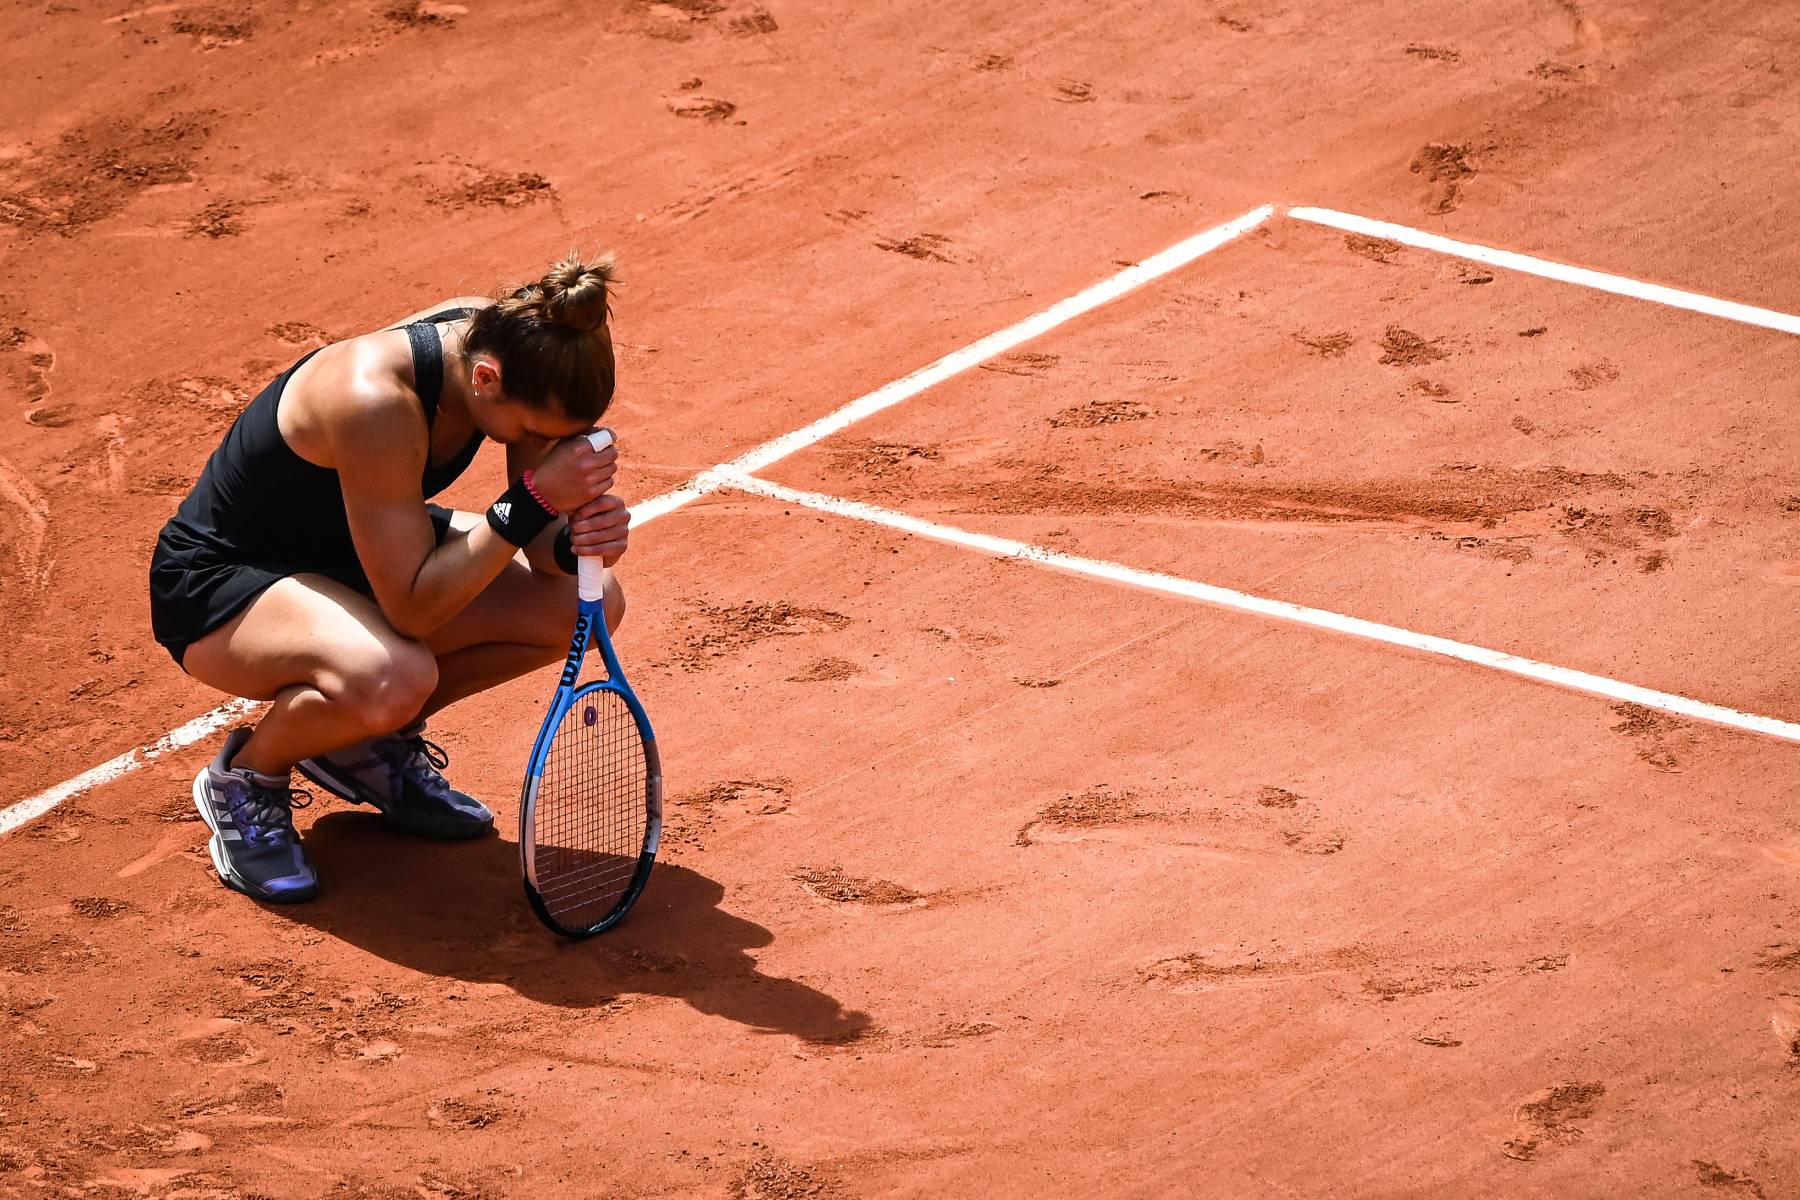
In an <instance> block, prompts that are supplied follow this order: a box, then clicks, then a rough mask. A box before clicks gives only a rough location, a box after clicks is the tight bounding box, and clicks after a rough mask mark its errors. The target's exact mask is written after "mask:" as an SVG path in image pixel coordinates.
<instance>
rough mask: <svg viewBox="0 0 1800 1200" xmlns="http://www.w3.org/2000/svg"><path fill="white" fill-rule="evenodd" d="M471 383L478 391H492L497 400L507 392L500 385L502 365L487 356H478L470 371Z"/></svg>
mask: <svg viewBox="0 0 1800 1200" xmlns="http://www.w3.org/2000/svg"><path fill="white" fill-rule="evenodd" d="M469 381H470V382H471V383H473V384H474V385H475V390H476V391H480V392H486V391H490V390H491V391H492V393H493V396H494V399H496V400H498V399H499V398H500V397H501V396H502V395H504V394H505V391H506V389H505V388H504V387H502V386H501V383H500V364H499V363H498V362H496V361H495V360H494V359H491V358H489V357H488V356H487V355H485V354H482V355H478V356H476V359H475V362H474V364H473V365H472V366H471V368H470V371H469Z"/></svg>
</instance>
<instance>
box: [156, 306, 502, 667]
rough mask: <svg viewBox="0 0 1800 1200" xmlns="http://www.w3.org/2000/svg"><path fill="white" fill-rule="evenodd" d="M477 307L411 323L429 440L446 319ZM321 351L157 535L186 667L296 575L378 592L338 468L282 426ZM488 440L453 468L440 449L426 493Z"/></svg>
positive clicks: (170, 636)
mask: <svg viewBox="0 0 1800 1200" xmlns="http://www.w3.org/2000/svg"><path fill="white" fill-rule="evenodd" d="M468 315H470V310H468V309H462V308H453V309H446V310H444V311H443V312H437V313H433V314H431V315H430V316H428V317H426V318H425V319H424V320H422V321H416V322H414V323H413V324H411V325H407V326H405V329H406V336H407V338H408V340H409V341H411V343H412V359H413V378H414V380H415V381H416V382H417V385H418V392H419V402H420V404H422V405H423V406H424V409H425V428H426V430H427V437H428V438H429V436H430V434H429V431H430V429H431V426H432V424H433V423H434V422H435V421H436V419H437V410H438V401H439V399H440V398H441V397H442V396H443V390H444V348H443V343H442V342H440V341H439V340H438V334H437V329H436V326H437V325H439V324H441V323H443V322H445V321H458V320H461V319H462V318H464V317H466V316H468ZM317 353H318V351H317V350H314V351H312V353H310V354H308V355H307V356H306V357H305V358H302V359H301V360H300V361H299V362H297V363H295V364H294V365H293V366H291V367H289V368H288V369H287V370H286V371H284V372H283V373H282V374H281V375H280V376H279V377H277V378H276V380H275V381H274V382H273V383H271V384H270V385H269V386H268V387H266V388H264V389H263V390H262V391H261V392H259V393H257V396H256V399H254V400H252V401H251V402H250V404H249V405H248V407H246V408H245V409H244V411H243V412H242V413H239V414H238V419H237V420H236V421H235V422H233V423H232V426H231V428H230V430H228V431H227V432H226V434H225V440H224V441H223V442H221V443H220V444H219V448H218V449H217V450H215V451H213V455H212V457H211V458H210V459H208V460H207V462H206V469H205V470H204V471H202V472H201V473H200V479H199V480H198V482H196V483H195V484H194V490H193V491H191V492H189V493H188V495H187V499H185V500H183V501H182V502H181V507H180V508H179V509H177V510H176V512H175V515H174V516H173V517H171V518H170V519H169V523H168V524H167V525H164V526H163V529H162V534H161V536H159V537H158V538H157V539H156V553H155V554H154V555H152V556H151V559H150V626H151V629H152V630H153V631H154V633H155V636H156V640H157V641H158V642H159V643H161V644H162V646H163V648H164V649H166V650H167V651H168V652H169V653H170V654H172V655H174V656H175V661H176V662H177V663H180V662H181V660H182V656H183V655H184V654H186V653H187V648H188V647H189V646H190V645H192V644H193V643H194V642H196V641H198V640H200V639H201V638H203V637H205V636H206V635H207V634H209V633H211V632H212V631H213V630H215V629H217V628H218V627H219V626H221V625H223V624H225V622H227V621H229V620H231V618H233V617H235V616H237V614H238V613H239V612H241V611H243V609H244V606H245V605H247V604H249V603H250V602H251V601H252V600H254V599H256V597H257V596H259V595H261V594H262V591H263V589H265V588H267V587H268V586H269V585H270V584H272V583H275V582H276V581H277V580H280V579H285V578H287V577H288V576H289V575H300V574H304V573H312V574H318V575H324V576H327V577H329V578H331V579H335V580H337V581H338V582H339V583H342V584H344V585H345V586H346V587H351V588H355V589H356V590H357V591H359V592H363V593H365V594H367V593H371V588H370V586H369V577H368V575H367V574H366V573H365V572H364V571H363V567H362V563H361V562H360V561H359V560H358V559H357V556H356V545H355V543H354V542H352V541H351V540H350V518H349V516H348V514H347V513H346V512H345V510H344V489H343V487H342V485H341V484H340V483H339V482H338V474H337V472H336V471H333V470H330V469H328V468H326V467H321V466H318V465H316V464H314V463H309V462H307V461H306V460H305V459H304V458H301V457H300V456H299V455H298V454H296V453H294V451H293V448H292V447H290V446H289V445H288V444H287V439H285V438H283V437H282V436H281V429H280V427H279V426H278V425H277V424H276V422H275V414H276V409H277V407H278V406H279V405H280V403H281V393H282V389H284V388H285V387H286V386H287V381H288V380H289V379H291V378H292V377H293V374H294V372H295V371H298V370H299V369H300V368H301V367H302V366H304V365H305V364H306V362H307V360H308V359H310V358H312V356H313V355H314V354H317ZM481 441H482V434H481V432H480V431H479V430H477V431H476V433H475V436H474V437H472V438H470V439H469V443H468V445H466V446H464V447H463V448H462V449H461V450H459V451H457V453H456V454H455V455H454V456H453V457H452V458H451V459H450V461H449V462H446V463H444V464H442V465H441V466H434V465H433V464H432V463H431V462H430V461H429V458H430V456H429V454H428V455H427V461H426V464H425V476H424V479H423V480H422V485H423V492H424V495H425V496H426V497H431V496H435V495H437V494H438V493H439V492H441V491H443V490H444V489H445V488H447V487H449V486H450V484H451V482H452V481H454V480H455V479H456V477H457V476H459V475H461V474H462V473H463V472H464V471H465V470H467V469H468V466H469V464H470V463H471V462H473V461H474V459H475V452H476V451H477V450H479V449H481ZM428 444H429V443H428ZM426 508H427V509H428V510H430V513H431V523H432V527H433V529H434V531H435V532H436V534H437V540H438V541H439V542H442V541H443V540H444V538H445V536H446V535H447V534H448V533H449V530H450V510H449V509H447V508H442V507H440V506H438V505H436V504H428V505H426Z"/></svg>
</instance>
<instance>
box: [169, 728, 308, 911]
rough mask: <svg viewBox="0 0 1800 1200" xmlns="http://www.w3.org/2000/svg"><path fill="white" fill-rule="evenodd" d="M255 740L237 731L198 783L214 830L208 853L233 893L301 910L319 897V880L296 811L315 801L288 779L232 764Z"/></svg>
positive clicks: (200, 804)
mask: <svg viewBox="0 0 1800 1200" xmlns="http://www.w3.org/2000/svg"><path fill="white" fill-rule="evenodd" d="M249 740H250V730H249V729H234V730H232V731H231V734H230V736H228V737H227V738H226V739H225V744H224V745H223V746H222V747H220V749H219V753H218V756H217V757H216V758H214V759H213V760H212V762H211V763H209V764H207V765H206V766H205V767H203V768H201V770H200V773H199V774H198V775H196V776H195V777H194V807H195V808H196V809H198V810H199V812H200V819H201V820H202V821H205V822H206V827H207V828H208V829H210V830H212V840H211V841H209V842H207V844H206V848H207V850H208V852H209V853H211V855H212V860H213V866H214V867H215V868H217V869H218V872H219V879H220V880H221V881H222V882H224V884H225V885H226V886H227V887H231V888H235V889H237V890H238V891H240V892H243V893H244V894H245V895H247V896H252V897H255V898H256V899H258V900H266V901H268V902H270V903H272V904H297V903H299V902H300V901H302V900H311V899H312V898H313V897H314V896H316V895H318V894H319V877H318V876H317V875H316V874H314V873H313V869H312V864H311V863H309V862H307V861H306V852H305V851H304V850H302V849H301V848H300V835H299V833H297V832H296V831H295V829H294V809H295V808H304V807H306V805H308V804H310V803H312V797H310V796H308V795H307V794H306V793H305V792H302V791H299V790H297V789H295V788H293V787H291V786H290V781H289V780H287V779H280V778H276V777H275V776H273V775H262V774H259V773H257V772H255V771H252V770H250V769H249V768H248V767H234V766H232V765H231V760H232V759H234V758H236V757H237V752H238V751H239V750H241V749H243V746H244V743H245V742H247V741H249Z"/></svg>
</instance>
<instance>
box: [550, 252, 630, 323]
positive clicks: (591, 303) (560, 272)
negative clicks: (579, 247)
mask: <svg viewBox="0 0 1800 1200" xmlns="http://www.w3.org/2000/svg"><path fill="white" fill-rule="evenodd" d="M614 278H615V276H614V274H613V257H612V255H610V254H607V255H603V256H601V257H600V258H598V259H595V260H594V261H593V262H591V263H590V262H583V261H582V260H581V256H580V255H579V254H570V255H569V257H567V258H565V259H563V260H562V261H561V262H559V263H557V264H556V265H555V266H553V267H551V268H550V269H549V270H548V271H547V272H545V273H544V277H543V278H542V279H540V280H538V283H537V292H538V297H539V302H540V303H541V304H542V306H543V314H544V319H545V320H546V321H549V322H550V323H552V324H554V325H567V326H569V327H570V328H573V329H580V330H582V331H584V332H587V333H592V332H593V331H594V330H597V329H599V328H600V327H601V326H602V325H605V324H606V321H607V318H608V317H610V316H611V315H612V306H611V302H610V299H609V297H608V294H607V289H608V287H609V285H611V284H612V282H613V280H614Z"/></svg>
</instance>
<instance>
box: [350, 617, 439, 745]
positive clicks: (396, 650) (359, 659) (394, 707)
mask: <svg viewBox="0 0 1800 1200" xmlns="http://www.w3.org/2000/svg"><path fill="white" fill-rule="evenodd" d="M336 674H337V675H338V678H337V680H336V681H335V682H336V684H337V686H336V687H335V688H333V689H332V691H333V692H335V694H334V695H333V696H332V698H333V699H334V700H337V701H338V702H339V703H341V704H343V705H344V706H345V707H346V708H348V709H350V710H351V711H352V712H355V713H356V714H357V715H358V716H360V717H361V718H362V722H363V724H364V725H365V726H366V727H367V728H368V730H369V732H371V733H386V732H390V731H392V730H395V729H399V728H401V727H402V726H404V725H405V724H406V723H407V722H408V721H411V720H412V719H413V718H414V717H416V716H418V714H419V710H420V709H421V708H423V707H424V706H425V701H426V700H428V699H430V697H431V693H432V692H433V691H434V690H436V688H437V683H438V669H437V659H436V657H434V656H433V655H432V653H431V651H430V650H429V649H428V648H427V647H426V646H425V645H424V644H423V643H421V642H415V641H411V640H409V639H406V638H399V637H395V638H388V639H383V640H382V641H380V642H378V643H375V644H374V645H372V646H370V647H368V648H366V649H364V650H362V651H361V652H359V653H358V654H356V655H355V656H354V657H353V659H352V660H351V661H349V662H346V663H344V664H342V665H341V666H340V667H339V669H338V671H337V672H336Z"/></svg>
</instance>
